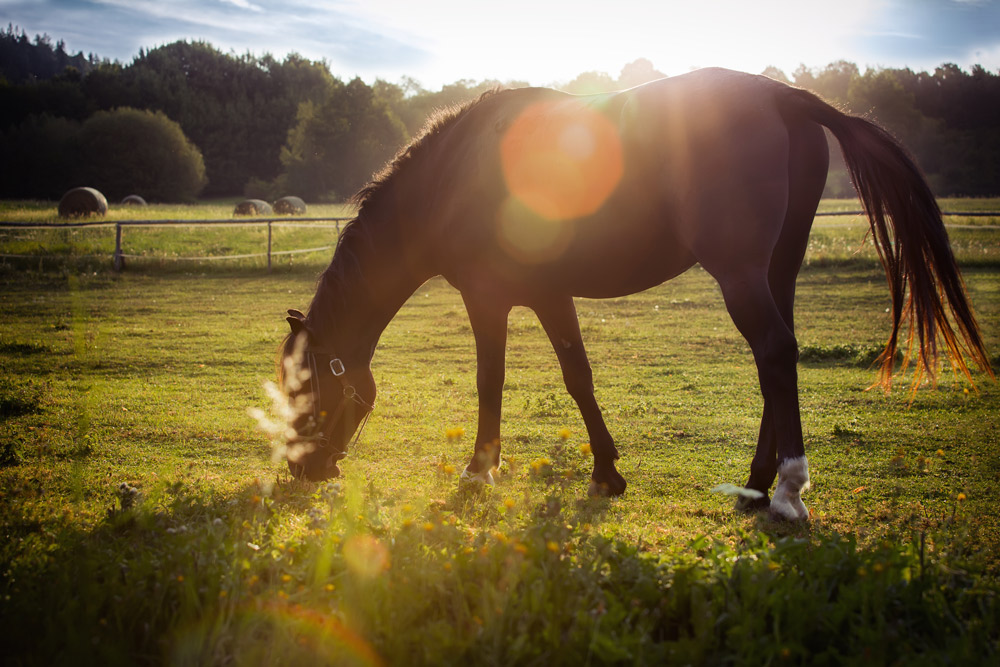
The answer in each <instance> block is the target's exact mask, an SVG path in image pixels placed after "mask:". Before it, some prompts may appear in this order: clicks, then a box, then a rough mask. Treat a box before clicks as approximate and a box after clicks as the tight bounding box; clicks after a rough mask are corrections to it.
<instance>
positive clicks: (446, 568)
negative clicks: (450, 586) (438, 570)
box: [444, 563, 451, 572]
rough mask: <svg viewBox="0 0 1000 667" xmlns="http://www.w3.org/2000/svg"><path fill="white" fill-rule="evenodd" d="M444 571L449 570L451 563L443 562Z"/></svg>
mask: <svg viewBox="0 0 1000 667" xmlns="http://www.w3.org/2000/svg"><path fill="white" fill-rule="evenodd" d="M444 571H445V572H451V563H445V564H444Z"/></svg>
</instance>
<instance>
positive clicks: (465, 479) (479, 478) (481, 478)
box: [459, 466, 495, 486]
mask: <svg viewBox="0 0 1000 667" xmlns="http://www.w3.org/2000/svg"><path fill="white" fill-rule="evenodd" d="M459 481H460V482H461V483H463V484H484V485H486V486H493V485H494V483H495V482H494V480H493V473H492V472H491V471H490V470H488V469H487V470H480V471H479V472H469V468H468V466H466V468H465V470H463V471H462V475H461V477H459Z"/></svg>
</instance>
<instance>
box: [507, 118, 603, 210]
mask: <svg viewBox="0 0 1000 667" xmlns="http://www.w3.org/2000/svg"><path fill="white" fill-rule="evenodd" d="M500 159H501V162H502V165H503V173H504V179H505V181H506V183H507V188H508V190H509V191H510V194H511V196H513V197H515V198H517V199H518V200H519V201H520V202H521V203H522V204H523V205H524V206H526V207H527V208H529V209H531V211H533V212H534V213H536V214H537V215H539V216H541V217H543V218H545V219H546V220H570V219H573V218H580V217H583V216H586V215H590V214H592V213H594V212H595V211H596V210H597V209H598V208H600V206H601V204H603V203H604V202H605V200H606V199H607V198H608V196H609V195H610V194H611V193H612V192H613V191H614V189H615V187H617V185H618V181H620V180H621V177H622V169H623V166H622V149H621V143H620V142H619V140H618V132H617V130H616V129H615V126H614V125H613V124H612V123H611V121H609V120H608V119H607V118H605V117H604V116H603V115H602V114H600V113H599V112H597V111H594V110H592V109H589V108H586V107H584V108H583V109H582V110H580V109H579V107H577V106H576V105H566V104H563V103H541V104H536V105H533V106H531V107H528V108H527V109H525V110H524V112H522V113H521V115H520V116H518V118H517V120H515V121H514V123H513V124H511V126H510V129H508V130H507V133H506V134H505V135H504V137H503V141H502V143H501V145H500Z"/></svg>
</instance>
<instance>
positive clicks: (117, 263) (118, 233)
mask: <svg viewBox="0 0 1000 667" xmlns="http://www.w3.org/2000/svg"><path fill="white" fill-rule="evenodd" d="M124 265H125V258H124V257H122V223H120V222H116V223H115V256H114V259H113V260H112V266H113V267H114V269H115V271H121V270H122V267H123V266H124Z"/></svg>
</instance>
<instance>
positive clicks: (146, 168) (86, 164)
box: [78, 108, 207, 202]
mask: <svg viewBox="0 0 1000 667" xmlns="http://www.w3.org/2000/svg"><path fill="white" fill-rule="evenodd" d="M80 147H81V161H80V170H79V173H78V179H79V180H80V181H81V182H82V181H86V182H87V183H90V184H92V185H93V186H94V187H96V188H97V189H99V190H101V191H102V192H104V193H105V194H106V195H107V196H109V197H110V198H112V199H121V198H122V197H124V196H126V195H128V194H131V193H134V192H141V193H142V195H143V196H144V197H145V198H146V199H150V200H154V201H165V202H177V201H190V200H193V199H194V198H195V197H196V196H197V195H198V193H199V192H201V190H202V188H204V187H205V184H206V182H207V181H206V179H205V162H204V160H203V159H202V156H201V151H200V150H198V147H197V146H195V145H194V144H192V143H191V142H190V141H189V140H188V138H187V137H186V136H184V132H183V131H182V130H181V127H180V125H178V124H177V123H175V122H174V121H172V120H170V119H169V118H167V117H166V116H165V115H164V114H163V113H162V112H159V111H156V112H152V111H141V110H139V109H131V108H121V109H115V110H113V111H99V112H97V113H95V114H94V115H93V116H91V117H90V118H88V119H87V121H86V122H84V124H83V127H82V128H81V131H80Z"/></svg>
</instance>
